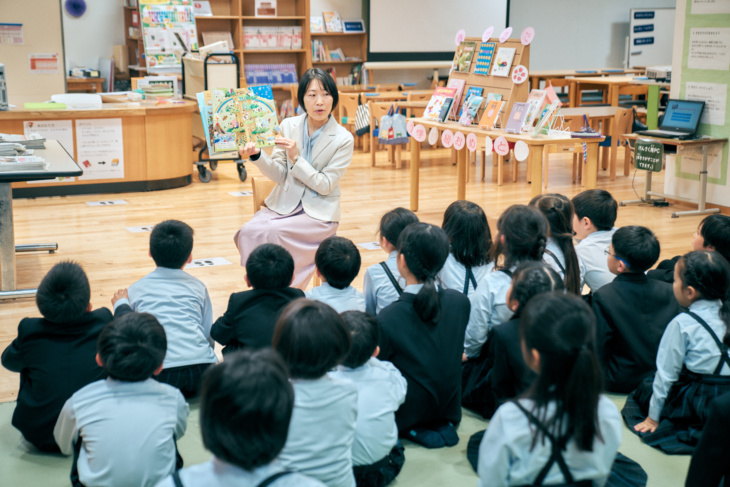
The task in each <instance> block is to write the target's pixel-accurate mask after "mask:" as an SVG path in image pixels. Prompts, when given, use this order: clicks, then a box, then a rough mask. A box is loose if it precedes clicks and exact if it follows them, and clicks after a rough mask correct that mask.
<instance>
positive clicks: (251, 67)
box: [244, 63, 299, 86]
mask: <svg viewBox="0 0 730 487" xmlns="http://www.w3.org/2000/svg"><path fill="white" fill-rule="evenodd" d="M244 73H245V75H246V84H247V85H273V86H277V85H284V84H289V83H297V82H298V81H299V80H298V78H297V68H296V66H295V65H294V64H293V63H292V64H246V65H245V67H244Z"/></svg>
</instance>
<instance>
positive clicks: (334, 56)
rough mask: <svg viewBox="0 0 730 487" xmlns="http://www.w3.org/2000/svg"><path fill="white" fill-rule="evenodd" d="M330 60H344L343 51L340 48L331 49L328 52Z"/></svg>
mask: <svg viewBox="0 0 730 487" xmlns="http://www.w3.org/2000/svg"><path fill="white" fill-rule="evenodd" d="M329 53H330V61H339V62H342V61H345V53H344V52H342V49H341V48H339V47H338V48H337V49H332V50H331V51H330V52H329Z"/></svg>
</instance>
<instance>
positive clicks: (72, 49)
mask: <svg viewBox="0 0 730 487" xmlns="http://www.w3.org/2000/svg"><path fill="white" fill-rule="evenodd" d="M61 3H63V2H61ZM122 5H123V3H122V2H121V1H118V0H87V2H86V12H85V13H84V15H82V16H81V17H79V18H74V17H71V16H70V15H69V14H68V13H67V12H66V9H65V8H64V9H63V43H64V48H65V51H66V72H68V70H69V69H70V68H72V67H78V66H82V67H88V68H98V63H99V58H110V57H112V46H114V45H115V44H124V42H125V34H124V7H123V6H122Z"/></svg>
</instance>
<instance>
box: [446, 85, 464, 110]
mask: <svg viewBox="0 0 730 487" xmlns="http://www.w3.org/2000/svg"><path fill="white" fill-rule="evenodd" d="M465 86H466V80H464V79H456V78H451V79H450V80H449V82H448V83H447V84H446V87H447V88H456V93H455V94H454V103H452V104H451V114H450V117H451V118H456V117H457V116H458V115H459V102H460V101H461V94H462V93H463V92H464V87H465Z"/></svg>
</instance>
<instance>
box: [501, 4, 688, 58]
mask: <svg viewBox="0 0 730 487" xmlns="http://www.w3.org/2000/svg"><path fill="white" fill-rule="evenodd" d="M674 6H675V0H609V1H599V0H589V1H588V0H583V1H577V0H550V1H547V2H546V1H544V0H512V1H511V2H510V15H509V22H510V25H511V26H512V27H513V28H514V30H515V31H517V32H521V31H522V29H524V28H525V27H528V26H529V27H534V28H535V40H534V41H533V42H532V44H531V45H530V69H535V70H541V69H591V68H605V67H622V66H623V62H624V57H625V56H624V53H625V46H626V44H625V43H626V40H625V39H626V37H627V36H628V35H629V10H630V9H632V8H659V7H674ZM671 48H672V45H671V44H669V45H667V49H671Z"/></svg>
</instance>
